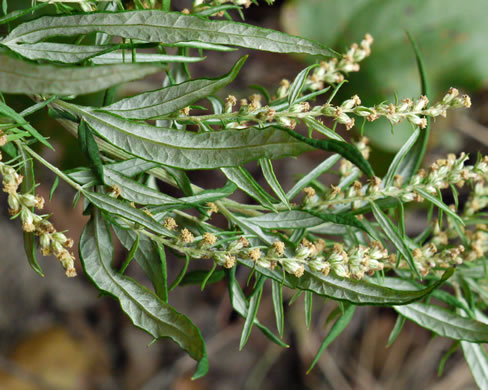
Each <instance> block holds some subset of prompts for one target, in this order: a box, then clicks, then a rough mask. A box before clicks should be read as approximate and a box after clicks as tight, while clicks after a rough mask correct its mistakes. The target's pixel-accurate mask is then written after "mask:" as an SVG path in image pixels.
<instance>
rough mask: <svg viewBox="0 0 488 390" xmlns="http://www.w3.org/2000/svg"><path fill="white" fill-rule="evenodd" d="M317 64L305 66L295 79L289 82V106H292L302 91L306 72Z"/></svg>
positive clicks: (306, 75)
mask: <svg viewBox="0 0 488 390" xmlns="http://www.w3.org/2000/svg"><path fill="white" fill-rule="evenodd" d="M317 66H319V65H318V64H314V65H310V66H308V67H306V68H305V69H303V70H302V71H301V72H300V73H298V75H297V76H296V77H295V80H293V82H292V83H291V85H290V88H289V90H288V104H289V106H290V107H291V106H293V104H294V103H295V100H296V99H297V97H298V96H299V95H300V93H301V92H302V90H303V87H304V86H305V82H306V81H307V77H308V74H309V73H310V71H311V70H312V69H313V68H316V67H317Z"/></svg>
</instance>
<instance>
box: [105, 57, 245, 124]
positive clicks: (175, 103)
mask: <svg viewBox="0 0 488 390" xmlns="http://www.w3.org/2000/svg"><path fill="white" fill-rule="evenodd" d="M246 59H247V56H246V57H242V58H241V59H240V60H239V61H237V62H236V64H235V65H234V67H233V68H232V70H231V71H230V72H229V73H228V74H227V75H225V76H224V77H220V78H216V79H196V80H189V81H185V82H183V83H181V84H176V85H171V86H169V87H165V88H161V89H157V90H155V91H149V92H144V93H142V94H140V95H136V96H132V97H129V98H126V99H122V100H119V101H118V102H116V103H114V104H111V105H110V106H107V107H102V108H101V109H99V110H100V111H106V112H110V113H111V114H116V115H119V116H121V117H123V118H131V119H154V118H158V117H162V116H164V115H167V114H170V113H172V112H176V111H178V110H180V109H182V108H184V107H187V106H189V105H191V104H193V103H195V102H196V101H198V100H200V99H202V98H204V97H207V96H208V95H211V94H213V93H215V92H216V91H217V90H219V89H220V88H222V87H224V86H226V85H227V84H229V83H230V82H232V80H234V79H235V77H236V76H237V74H238V73H239V70H240V69H241V68H242V66H243V65H244V62H245V61H246Z"/></svg>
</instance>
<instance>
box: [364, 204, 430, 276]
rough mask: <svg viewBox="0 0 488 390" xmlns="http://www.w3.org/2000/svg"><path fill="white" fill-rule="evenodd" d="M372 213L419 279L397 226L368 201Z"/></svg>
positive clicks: (410, 254)
mask: <svg viewBox="0 0 488 390" xmlns="http://www.w3.org/2000/svg"><path fill="white" fill-rule="evenodd" d="M370 204H371V209H372V211H373V215H374V217H375V219H376V221H377V222H378V224H379V225H380V226H381V229H382V230H383V231H384V232H385V234H386V236H387V237H388V238H389V239H390V241H391V242H392V243H393V245H394V246H395V248H396V249H397V250H398V252H400V254H401V255H402V256H403V257H404V258H405V260H406V261H407V263H408V265H409V266H410V268H411V270H412V271H413V272H414V273H415V274H416V276H417V277H418V278H419V279H421V278H422V277H421V275H420V273H419V271H418V269H417V266H416V265H415V261H414V259H413V256H412V252H410V249H409V248H408V246H407V245H406V243H405V242H404V240H403V239H402V237H401V236H400V234H399V232H398V230H397V228H396V227H395V226H394V225H393V224H392V223H391V221H390V219H389V218H388V217H387V216H386V214H385V213H383V211H381V209H380V208H379V207H378V206H377V205H376V203H374V202H370Z"/></svg>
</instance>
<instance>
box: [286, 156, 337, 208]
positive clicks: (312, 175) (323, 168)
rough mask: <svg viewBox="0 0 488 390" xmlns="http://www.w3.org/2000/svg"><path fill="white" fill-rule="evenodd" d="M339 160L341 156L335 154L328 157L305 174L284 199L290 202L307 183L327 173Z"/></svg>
mask: <svg viewBox="0 0 488 390" xmlns="http://www.w3.org/2000/svg"><path fill="white" fill-rule="evenodd" d="M340 159H341V156H340V155H338V154H336V155H333V156H330V157H329V158H328V159H326V160H324V161H322V162H321V163H320V164H319V165H317V166H316V167H315V168H314V169H312V170H311V171H310V172H309V173H307V174H306V175H305V176H304V177H302V178H301V179H300V180H299V181H298V182H297V183H296V184H295V185H294V186H293V188H292V189H291V190H290V191H288V192H287V193H286V197H287V198H288V199H290V200H291V199H293V198H294V197H295V196H297V195H298V194H299V192H300V191H301V190H303V189H304V188H305V187H306V186H307V185H308V183H310V182H311V181H312V180H315V179H317V178H318V177H319V176H320V175H322V174H323V173H324V172H327V171H328V170H329V169H330V168H332V167H333V166H334V165H335V163H337V162H338V161H339V160H340Z"/></svg>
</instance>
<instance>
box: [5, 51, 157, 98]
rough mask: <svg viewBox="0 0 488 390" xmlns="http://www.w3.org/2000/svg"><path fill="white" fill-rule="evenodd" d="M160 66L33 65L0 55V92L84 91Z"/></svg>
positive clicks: (135, 76)
mask: <svg viewBox="0 0 488 390" xmlns="http://www.w3.org/2000/svg"><path fill="white" fill-rule="evenodd" d="M160 70H161V68H160V67H158V66H151V65H140V64H120V65H100V66H91V67H86V68H81V67H65V66H54V65H36V64H33V63H30V62H26V61H22V60H18V59H15V58H11V57H9V56H7V55H0V92H5V93H22V94H54V95H61V96H66V95H83V94H87V93H92V92H97V91H100V90H103V89H106V88H109V87H111V86H113V85H116V84H120V83H123V82H127V81H132V80H137V79H140V78H143V77H145V76H147V75H149V74H152V73H156V72H158V71H160Z"/></svg>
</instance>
